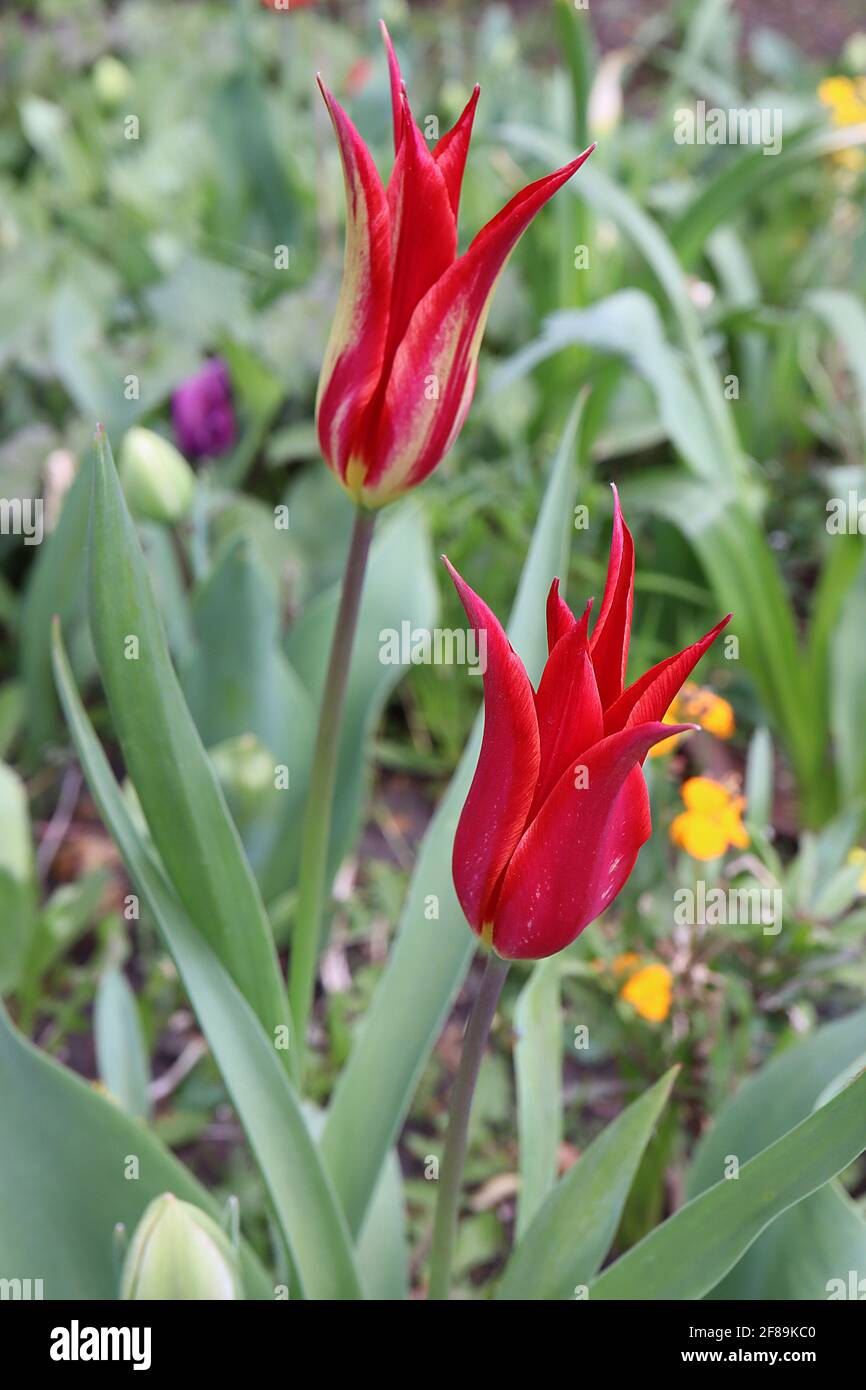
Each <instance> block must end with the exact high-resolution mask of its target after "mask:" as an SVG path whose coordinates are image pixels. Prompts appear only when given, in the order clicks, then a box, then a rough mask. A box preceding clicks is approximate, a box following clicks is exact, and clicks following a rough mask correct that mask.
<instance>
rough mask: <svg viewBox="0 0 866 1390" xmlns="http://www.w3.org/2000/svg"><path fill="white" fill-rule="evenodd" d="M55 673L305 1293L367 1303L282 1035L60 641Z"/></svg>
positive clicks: (97, 795)
mask: <svg viewBox="0 0 866 1390" xmlns="http://www.w3.org/2000/svg"><path fill="white" fill-rule="evenodd" d="M54 666H55V674H56V678H57V683H58V688H59V691H60V696H61V699H62V701H63V708H64V711H65V714H66V719H67V722H68V724H69V729H70V733H71V734H72V737H73V741H74V743H75V747H76V749H77V751H78V756H79V758H80V760H81V765H82V767H83V769H84V772H85V774H86V776H87V779H88V783H89V785H90V789H91V792H92V794H93V797H94V800H95V801H96V804H97V806H98V808H99V811H100V814H101V815H102V816H103V818H104V820H105V823H106V825H107V826H108V828H109V829H110V831H111V833H112V835H113V837H114V839H115V841H116V842H117V845H118V848H119V849H120V852H121V854H122V856H123V859H124V863H125V864H126V867H127V870H128V872H129V874H130V877H131V878H132V879H133V880H134V882H135V883H136V885H137V886H138V889H139V891H140V893H141V894H142V896H143V898H144V899H145V901H146V902H147V904H148V906H149V908H150V910H151V912H152V913H153V916H154V918H155V919H156V923H157V926H158V928H159V930H160V934H161V935H162V938H163V940H164V942H165V945H166V948H167V949H168V950H169V951H170V952H171V955H172V957H173V959H174V962H175V964H176V966H177V968H178V972H179V974H180V977H181V980H182V981H183V985H184V988H185V989H186V992H187V994H188V995H189V998H190V1002H191V1003H192V1006H193V1008H194V1010H195V1012H196V1015H197V1017H198V1020H199V1023H200V1024H201V1027H202V1030H203V1032H204V1034H205V1036H206V1038H207V1040H208V1043H209V1045H210V1048H211V1051H212V1052H213V1055H214V1059H215V1061H216V1064H217V1066H218V1067H219V1070H220V1072H221V1074H222V1077H223V1080H224V1081H225V1084H226V1087H227V1089H228V1092H229V1095H230V1096H231V1099H232V1102H233V1104H234V1106H235V1109H236V1110H237V1113H238V1118H239V1119H240V1121H241V1124H242V1125H243V1127H244V1131H245V1133H246V1135H247V1138H248V1139H249V1142H250V1147H251V1149H252V1151H253V1154H254V1155H255V1158H256V1161H257V1163H258V1165H259V1169H260V1171H261V1174H262V1177H263V1179H264V1181H265V1184H266V1186H267V1189H268V1192H269V1194H270V1197H271V1200H272V1202H273V1205H274V1211H275V1214H276V1217H277V1220H278V1222H279V1225H280V1229H281V1231H282V1234H283V1237H284V1239H285V1241H286V1245H287V1247H288V1249H289V1251H290V1252H291V1256H292V1259H293V1261H294V1265H295V1268H296V1269H297V1271H298V1275H299V1278H300V1282H301V1291H302V1293H303V1294H304V1295H305V1296H306V1297H308V1298H322V1299H326V1298H335V1299H346V1298H357V1297H359V1296H360V1286H359V1283H358V1277H357V1272H356V1270H355V1267H354V1261H353V1257H352V1251H351V1248H350V1245H349V1240H348V1235H347V1232H346V1228H345V1222H344V1219H343V1216H342V1213H341V1212H340V1210H339V1208H338V1206H337V1203H336V1200H335V1198H334V1194H333V1191H332V1189H331V1185H330V1183H329V1181H328V1179H327V1176H326V1174H325V1172H324V1169H323V1166H322V1162H321V1158H320V1156H319V1153H318V1150H317V1148H316V1146H315V1144H314V1143H313V1140H312V1139H311V1137H310V1134H309V1130H308V1128H307V1125H306V1122H305V1120H304V1117H303V1114H302V1112H301V1109H300V1106H299V1104H298V1100H297V1097H296V1095H295V1092H294V1090H293V1088H292V1085H291V1083H290V1081H289V1079H288V1076H287V1074H286V1070H285V1068H284V1067H283V1065H282V1063H281V1062H280V1060H279V1059H278V1054H277V1050H276V1048H275V1046H274V1041H273V1040H272V1035H271V1034H270V1033H267V1034H266V1033H265V1032H264V1031H263V1029H262V1027H261V1025H260V1023H259V1021H258V1020H257V1018H256V1016H255V1015H254V1013H253V1012H252V1009H251V1007H250V1005H249V1004H248V1002H247V1001H246V1000H245V999H244V997H243V995H242V994H241V993H240V991H239V990H238V988H237V987H236V985H235V984H234V983H233V981H232V979H231V977H230V975H229V974H228V972H227V971H226V970H225V969H224V968H223V966H222V965H221V963H220V961H219V960H218V958H217V956H216V954H215V952H214V951H213V949H212V948H211V946H210V945H209V943H208V942H207V940H206V938H205V937H204V936H203V935H202V934H201V933H200V932H199V931H197V930H196V929H195V927H194V926H193V925H192V923H191V921H190V919H189V918H188V917H187V915H186V913H185V912H184V910H183V908H182V907H181V905H180V903H179V902H178V900H177V898H176V896H175V894H174V893H173V891H172V889H171V887H170V885H169V884H168V883H167V882H166V879H165V877H164V875H163V873H162V872H161V870H160V869H159V868H158V867H157V865H156V864H155V863H154V861H153V860H152V859H151V857H150V855H149V853H148V851H147V849H146V848H145V846H144V845H143V843H142V841H141V839H140V838H139V836H138V833H137V831H136V830H135V827H134V825H133V822H132V820H131V818H130V815H129V810H128V807H127V804H126V802H125V800H124V798H123V796H122V794H121V792H120V789H119V787H118V785H117V783H116V781H115V780H114V777H113V775H112V772H111V769H110V768H109V766H108V762H107V759H106V757H105V754H104V752H103V750H102V748H101V746H100V744H99V742H98V741H97V739H96V737H95V735H94V733H93V730H92V728H91V726H90V723H89V721H88V719H87V716H86V714H85V712H84V709H83V706H82V704H81V700H80V698H79V695H78V692H77V690H76V689H75V685H74V683H73V680H72V676H71V673H70V670H69V665H68V662H67V660H66V656H65V653H64V651H63V647H62V644H61V642H60V639H59V633H58V636H57V640H56V645H55V651H54Z"/></svg>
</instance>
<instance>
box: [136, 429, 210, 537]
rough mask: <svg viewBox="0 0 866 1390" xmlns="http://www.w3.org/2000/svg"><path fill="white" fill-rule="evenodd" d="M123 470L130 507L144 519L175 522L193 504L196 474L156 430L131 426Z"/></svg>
mask: <svg viewBox="0 0 866 1390" xmlns="http://www.w3.org/2000/svg"><path fill="white" fill-rule="evenodd" d="M119 472H120V481H121V483H122V484H123V491H124V493H125V494H126V500H127V502H128V503H129V506H130V510H131V511H132V512H133V513H134V514H135V515H136V516H137V517H140V518H141V519H142V520H144V521H159V522H163V523H165V524H168V525H173V524H174V523H175V522H177V521H182V520H183V518H184V517H185V516H186V514H187V512H188V511H189V509H190V507H191V506H192V499H193V495H194V493H195V474H194V473H193V471H192V469H191V468H190V466H189V464H188V463H187V461H186V459H185V458H184V456H183V454H181V453H179V452H178V450H177V449H176V448H175V447H174V445H173V444H170V443H169V441H168V440H167V439H163V437H162V435H159V434H155V433H154V432H153V430H145V429H142V428H140V427H138V426H137V427H136V428H135V429H131V430H127V432H126V434H125V435H124V439H123V443H122V445H121V447H120V463H119Z"/></svg>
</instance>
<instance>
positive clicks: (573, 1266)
mask: <svg viewBox="0 0 866 1390" xmlns="http://www.w3.org/2000/svg"><path fill="white" fill-rule="evenodd" d="M678 1070H679V1068H678V1067H671V1069H670V1071H668V1072H666V1073H665V1075H664V1076H663V1077H662V1078H661V1080H660V1081H657V1082H656V1084H655V1085H654V1086H652V1087H651V1088H650V1090H648V1091H647V1092H646V1093H645V1094H644V1095H642V1096H640V1097H639V1098H638V1099H637V1100H635V1101H633V1102H632V1104H631V1105H630V1106H628V1108H627V1109H626V1110H624V1111H623V1112H622V1114H621V1115H618V1116H617V1118H616V1119H615V1120H614V1121H613V1123H612V1124H609V1125H608V1126H607V1128H606V1129H605V1130H603V1131H602V1133H601V1134H600V1135H599V1136H598V1138H597V1139H594V1140H593V1141H592V1143H591V1144H590V1146H589V1148H588V1149H587V1150H586V1152H585V1153H582V1154H581V1156H580V1158H579V1159H578V1160H577V1162H576V1163H575V1164H574V1166H573V1167H572V1168H570V1169H569V1171H568V1172H567V1173H566V1175H565V1177H564V1178H561V1179H560V1181H559V1183H558V1184H557V1186H556V1187H555V1188H554V1189H553V1191H552V1192H551V1194H550V1196H549V1197H548V1199H547V1201H546V1202H545V1203H544V1205H543V1207H542V1208H541V1210H540V1211H539V1213H538V1215H537V1216H536V1218H535V1220H534V1221H533V1222H532V1225H531V1226H530V1227H529V1230H528V1231H527V1233H526V1235H525V1236H524V1237H523V1239H522V1240H521V1241H520V1243H519V1244H518V1246H517V1249H516V1250H515V1252H514V1254H513V1255H512V1257H511V1259H510V1261H509V1263H508V1267H507V1269H506V1271H505V1278H504V1279H503V1281H502V1283H501V1284H500V1286H499V1289H498V1291H497V1295H496V1296H497V1298H506V1299H511V1300H515V1301H518V1300H519V1301H521V1302H522V1301H524V1300H526V1299H547V1300H550V1299H569V1298H573V1297H574V1290H575V1287H576V1286H577V1285H586V1284H588V1283H589V1280H590V1279H591V1278H592V1276H593V1275H594V1274H595V1272H596V1270H597V1269H598V1267H599V1265H600V1264H601V1262H602V1260H603V1259H604V1257H605V1254H606V1253H607V1250H608V1247H609V1246H610V1243H611V1241H612V1240H613V1238H614V1236H615V1235H616V1228H617V1226H618V1225H619V1220H620V1217H621V1216H622V1209H623V1207H624V1206H625V1200H626V1198H627V1196H628V1194H629V1189H630V1188H631V1185H632V1182H633V1181H634V1176H635V1173H636V1172H637V1169H638V1164H639V1163H640V1160H641V1157H642V1155H643V1152H644V1149H645V1148H646V1146H647V1143H648V1142H649V1138H650V1135H651V1134H652V1132H653V1128H654V1126H655V1123H656V1120H657V1119H658V1117H659V1115H660V1114H661V1112H662V1110H663V1109H664V1107H665V1105H666V1103H667V1099H668V1096H669V1095H670V1092H671V1087H672V1086H673V1083H674V1080H675V1078H676V1075H677V1072H678Z"/></svg>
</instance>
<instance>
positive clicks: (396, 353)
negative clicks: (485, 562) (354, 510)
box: [316, 24, 594, 507]
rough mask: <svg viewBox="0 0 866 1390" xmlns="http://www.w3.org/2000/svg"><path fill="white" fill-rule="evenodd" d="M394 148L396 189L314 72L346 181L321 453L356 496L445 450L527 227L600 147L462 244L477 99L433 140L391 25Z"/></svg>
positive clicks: (320, 403) (369, 495)
mask: <svg viewBox="0 0 866 1390" xmlns="http://www.w3.org/2000/svg"><path fill="white" fill-rule="evenodd" d="M382 33H383V37H384V40H385V46H386V49H387V53H388V65H389V70H390V77H391V102H392V108H393V121H394V149H395V159H394V167H393V169H392V172H391V177H390V180H389V182H388V187H387V189H386V188H385V187H384V186H383V184H382V180H381V178H380V177H379V172H378V170H377V168H376V165H375V164H374V162H373V158H372V155H371V154H370V151H369V149H368V148H367V146H366V144H365V143H364V141H363V140H362V139H361V136H360V135H359V134H358V131H357V130H356V128H355V126H354V125H353V124H352V122H351V120H350V119H349V117H348V116H347V115H346V112H345V111H344V110H343V109H342V107H341V106H340V105H339V103H338V102H337V101H335V99H334V97H333V96H332V95H331V93H330V92H329V91H328V90H327V88H326V87H325V86H324V84H323V83H322V81H321V79H319V86H320V87H321V90H322V95H323V97H324V99H325V103H326V105H327V107H328V111H329V112H330V116H331V120H332V121H333V125H334V130H335V132H336V136H337V142H338V144H339V147H340V155H341V157H342V163H343V173H344V177H345V183H346V203H347V209H348V212H347V228H346V253H345V269H344V274H343V284H342V288H341V290H340V296H339V301H338V304H337V311H336V315H335V318H334V324H333V327H332V329H331V336H330V340H329V343H328V348H327V352H326V354H325V361H324V364H323V366H322V372H321V376H320V379H319V390H318V396H317V400H316V419H317V425H318V432H319V442H320V445H321V449H322V453H323V455H324V458H325V460H326V462H327V464H328V466H329V467H330V468H331V469H332V471H333V472H334V473H335V474H336V476H337V478H339V480H340V482H341V483H342V484H343V486H344V487H345V488H346V489H347V491H348V492H349V493H350V494H351V495H352V497H353V498H354V499H355V500H356V501H357V502H358V503H360V504H361V505H362V506H365V507H379V506H382V505H383V504H384V503H386V502H390V501H392V500H393V499H394V498H395V497H399V496H400V495H401V494H402V493H404V492H406V491H407V490H408V489H409V488H412V487H415V486H417V484H418V483H420V482H421V481H422V480H423V479H424V478H426V477H427V475H428V474H429V473H431V472H432V471H433V469H434V468H435V467H436V465H437V464H438V463H439V462H440V460H441V459H442V458H443V457H444V456H445V454H447V452H448V450H449V449H450V448H451V446H452V444H453V443H454V441H455V439H456V438H457V435H458V434H459V433H460V430H461V428H462V426H463V422H464V420H465V418H466V414H467V411H468V410H469V406H470V403H471V401H472V394H473V391H474V389H475V377H476V370H477V362H478V352H479V348H480V346H481V339H482V336H483V333H484V326H485V322H486V319H487V313H488V309H489V307H490V300H491V297H492V294H493V290H494V287H495V285H496V281H497V279H498V278H499V275H500V273H501V272H502V269H503V267H504V265H505V263H506V261H507V259H508V257H509V255H510V254H511V251H512V250H513V248H514V246H515V245H516V243H517V241H518V240H519V238H520V236H521V234H522V233H523V232H524V231H525V230H526V228H527V227H528V226H529V223H530V222H531V221H532V219H533V217H534V216H535V214H536V213H537V212H538V211H539V209H540V208H542V207H543V206H544V204H545V203H546V202H547V201H548V199H549V198H551V197H552V196H553V194H554V193H555V192H556V191H557V189H559V188H561V187H562V185H563V184H564V183H565V182H566V181H567V180H568V179H570V178H571V176H572V174H574V173H575V172H576V171H577V170H578V169H579V168H580V166H581V164H582V163H583V162H584V160H585V159H586V158H587V157H588V156H589V155H590V154H591V152H592V149H593V148H594V146H590V148H589V149H587V150H584V152H583V154H581V155H579V156H578V158H577V159H574V160H572V162H571V163H570V164H567V165H565V167H564V168H562V169H558V170H557V171H556V172H555V173H553V174H548V175H546V177H544V178H542V179H539V180H538V181H537V182H536V183H532V184H530V185H529V186H528V187H527V188H524V189H523V191H522V192H520V193H518V194H517V195H516V196H515V197H514V198H512V199H511V201H510V202H509V203H508V204H507V205H506V206H505V207H504V208H503V209H502V211H501V212H500V213H498V214H497V216H496V217H494V218H493V219H492V221H490V222H488V224H487V226H486V227H484V228H482V230H481V231H480V232H479V233H478V235H477V236H476V237H475V240H474V241H473V242H472V243H471V245H470V246H469V248H468V250H467V251H465V252H464V254H463V255H462V256H458V255H457V210H458V205H459V202H460V189H461V184H462V181H463V170H464V167H465V164H466V156H467V153H468V150H469V139H470V135H471V132H472V122H473V118H474V115H475V107H476V104H477V101H478V94H479V88H478V87H476V88H475V90H474V92H473V93H472V96H471V97H470V98H469V101H468V103H467V105H466V108H465V110H464V111H463V113H462V115H461V116H460V117H459V119H458V120H457V122H456V124H455V125H454V126H453V128H452V129H451V130H449V131H448V132H447V134H445V135H443V136H442V138H441V140H439V142H438V143H437V144H436V146H435V147H434V148H433V149H432V150H431V149H428V147H427V143H426V141H425V139H424V137H423V135H422V134H421V131H420V130H419V129H418V126H417V125H416V123H415V121H414V119H413V116H412V112H411V110H410V108H409V101H408V98H407V96H406V88H405V85H404V83H403V79H402V76H401V73H400V67H399V64H398V62H397V57H396V54H395V53H394V49H393V46H392V44H391V41H390V38H389V37H388V32H387V30H386V28H385V26H384V24H383V25H382Z"/></svg>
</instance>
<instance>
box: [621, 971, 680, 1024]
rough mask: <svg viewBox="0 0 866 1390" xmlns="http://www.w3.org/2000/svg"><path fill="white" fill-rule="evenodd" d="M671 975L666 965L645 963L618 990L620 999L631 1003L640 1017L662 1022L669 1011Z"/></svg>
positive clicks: (651, 1021) (652, 1021) (653, 1021)
mask: <svg viewBox="0 0 866 1390" xmlns="http://www.w3.org/2000/svg"><path fill="white" fill-rule="evenodd" d="M672 984H673V977H672V976H671V972H670V971H669V970H668V968H667V966H666V965H658V964H656V965H645V966H644V967H643V969H642V970H638V972H637V974H635V975H632V977H631V979H629V980H627V981H626V983H625V984H624V985H623V987H622V989H621V990H620V995H619V997H620V999H624V1000H625V1001H626V1003H627V1004H631V1006H632V1008H633V1009H634V1010H635V1012H636V1013H639V1014H640V1016H641V1018H645V1019H647V1020H648V1021H649V1022H650V1023H662V1022H663V1021H664V1019H666V1018H667V1016H668V1014H669V1013H670V1011H671V988H672Z"/></svg>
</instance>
